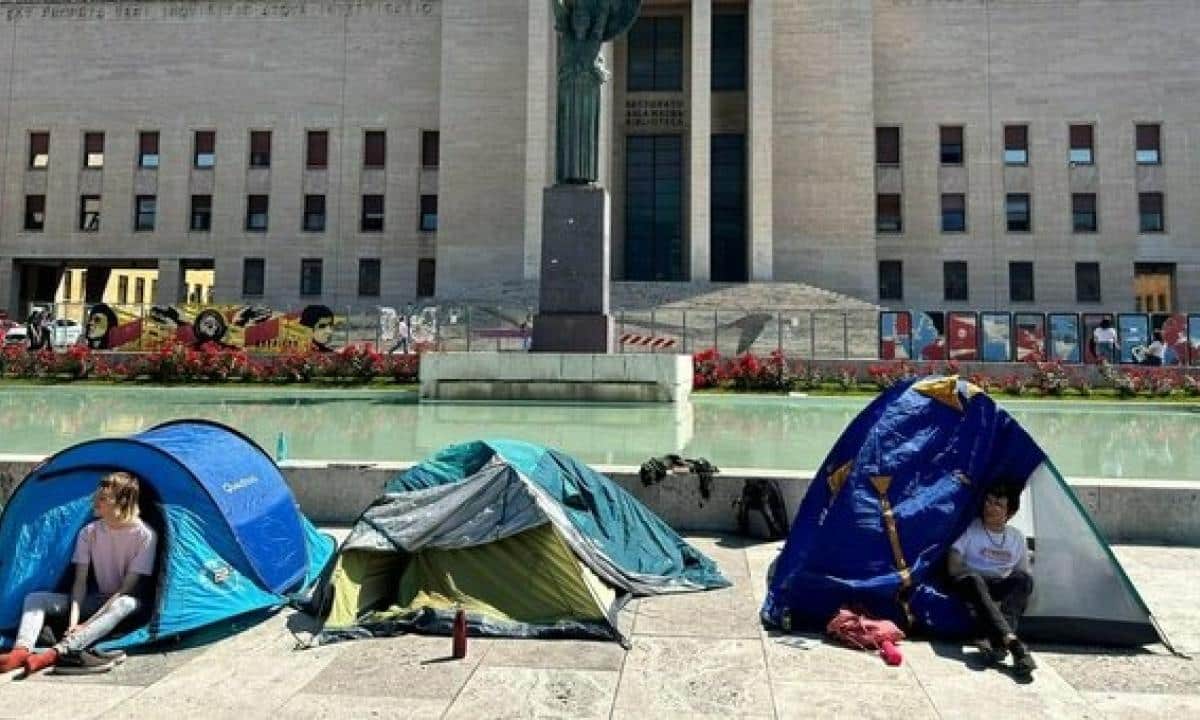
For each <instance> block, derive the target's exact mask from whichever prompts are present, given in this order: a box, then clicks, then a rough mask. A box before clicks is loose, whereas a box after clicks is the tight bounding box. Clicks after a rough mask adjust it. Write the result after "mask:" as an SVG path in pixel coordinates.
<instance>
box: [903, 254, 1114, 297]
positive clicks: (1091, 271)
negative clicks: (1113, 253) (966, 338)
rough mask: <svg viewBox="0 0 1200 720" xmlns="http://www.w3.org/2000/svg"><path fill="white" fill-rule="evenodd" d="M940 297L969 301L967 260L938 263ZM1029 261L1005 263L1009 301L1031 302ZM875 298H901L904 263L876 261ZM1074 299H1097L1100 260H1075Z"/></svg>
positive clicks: (1030, 267) (1031, 271) (1031, 274)
mask: <svg viewBox="0 0 1200 720" xmlns="http://www.w3.org/2000/svg"><path fill="white" fill-rule="evenodd" d="M942 288H943V290H942V297H943V299H944V300H945V301H946V302H969V301H970V298H971V290H970V283H969V280H968V273H967V263H966V262H965V261H963V260H948V261H946V262H944V263H942ZM1033 290H1034V288H1033V263H1031V262H1026V261H1014V262H1010V263H1009V264H1008V299H1009V301H1010V302H1034V291H1033ZM879 299H880V300H903V299H904V263H903V262H902V261H900V260H880V261H879ZM1075 300H1076V302H1081V303H1098V302H1100V263H1097V262H1077V263H1075Z"/></svg>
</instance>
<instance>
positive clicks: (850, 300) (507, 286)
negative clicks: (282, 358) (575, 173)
mask: <svg viewBox="0 0 1200 720" xmlns="http://www.w3.org/2000/svg"><path fill="white" fill-rule="evenodd" d="M611 293H612V301H611V302H612V309H613V311H614V312H616V311H619V310H657V309H675V310H684V309H689V310H690V309H697V310H699V309H706V310H758V311H765V312H774V311H777V310H785V309H786V310H874V311H878V310H880V309H881V308H880V307H879V306H878V305H875V304H874V303H871V302H867V301H865V300H860V299H858V298H854V297H851V296H849V295H843V294H841V293H837V292H833V291H832V290H826V289H824V288H819V287H816V286H813V285H807V284H805V283H787V282H765V283H700V282H697V283H688V282H614V283H612V289H611ZM439 299H440V300H443V299H444V300H454V301H458V302H471V303H475V304H490V305H495V306H498V307H512V308H517V307H527V308H536V307H537V303H538V283H537V281H536V280H530V281H524V282H520V281H517V282H503V283H494V284H491V285H483V286H479V287H476V288H473V289H472V290H471V292H470V294H469V295H463V296H461V297H458V298H439Z"/></svg>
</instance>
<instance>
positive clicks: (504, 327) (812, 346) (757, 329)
mask: <svg viewBox="0 0 1200 720" xmlns="http://www.w3.org/2000/svg"><path fill="white" fill-rule="evenodd" d="M33 309H35V310H38V311H39V312H40V313H41V315H40V321H41V323H42V326H43V327H45V328H48V329H49V330H48V332H49V333H50V335H49V337H50V340H51V342H50V344H51V345H52V346H54V347H66V346H69V345H71V344H74V343H76V342H87V337H88V332H89V325H90V324H94V322H95V316H96V315H97V314H106V318H105V322H106V323H107V325H110V326H113V327H115V328H119V331H117V332H116V333H115V334H114V335H110V336H109V337H110V338H114V339H115V341H114V342H113V343H107V344H97V343H93V347H100V346H101V345H103V348H107V349H121V350H135V351H136V350H151V349H154V348H156V347H161V345H162V344H163V343H164V342H172V341H176V340H183V341H189V340H192V339H194V338H196V337H200V336H201V333H200V332H199V329H196V331H195V332H191V331H190V330H189V329H188V328H191V327H193V326H195V325H198V324H199V323H200V317H201V315H202V314H203V313H205V312H206V311H214V310H215V311H216V313H218V314H220V316H221V318H223V323H224V325H225V327H226V329H227V332H225V334H224V335H223V336H222V339H221V341H222V342H224V343H226V344H229V345H234V346H244V347H246V348H247V349H254V350H259V351H265V352H270V351H278V350H284V349H295V348H302V347H306V346H307V344H308V343H309V341H310V340H311V338H312V337H313V328H314V323H316V324H319V325H320V327H321V332H322V333H323V334H322V335H320V337H321V339H322V340H323V341H324V344H325V345H326V346H328V347H342V346H346V345H371V346H373V347H376V348H379V349H381V350H383V351H397V352H399V351H418V350H423V349H433V350H440V351H459V352H477V351H492V352H521V351H525V350H528V349H529V346H530V339H531V337H532V332H533V323H534V322H535V321H536V311H535V310H534V309H533V308H531V307H518V306H502V305H489V304H483V303H424V304H418V303H412V304H408V305H405V306H403V307H399V308H397V307H373V308H361V307H359V308H355V307H343V308H329V307H325V306H307V307H303V308H288V309H282V310H281V309H272V308H265V307H259V306H252V305H211V306H209V305H180V306H174V307H172V308H162V307H155V306H151V305H146V304H138V305H97V304H82V303H59V304H42V305H37V306H34V308H33ZM612 315H613V323H614V329H615V334H616V339H617V344H616V348H617V351H618V352H621V353H683V354H688V353H696V352H701V351H704V350H709V349H713V350H716V351H717V352H718V353H720V354H721V355H726V356H732V355H741V354H743V353H747V352H749V353H754V354H756V355H769V354H771V353H782V354H784V355H786V356H787V357H790V358H797V359H808V360H916V361H948V360H957V361H964V362H1013V361H1025V360H1031V359H1032V360H1058V361H1061V362H1065V363H1084V362H1098V360H1099V358H1098V357H1097V356H1096V351H1095V348H1094V347H1093V346H1092V343H1090V342H1088V338H1090V337H1092V332H1093V330H1094V328H1095V327H1097V326H1098V325H1099V324H1100V322H1101V320H1103V319H1104V318H1106V317H1107V318H1109V319H1110V320H1111V322H1112V324H1113V326H1114V328H1115V329H1116V330H1117V334H1118V343H1117V351H1116V357H1115V358H1114V359H1115V360H1117V361H1118V362H1124V363H1135V362H1138V360H1139V359H1140V357H1141V355H1140V354H1139V350H1140V349H1144V348H1145V347H1146V346H1148V345H1149V343H1150V342H1151V340H1152V339H1153V336H1154V333H1155V332H1161V333H1162V334H1163V336H1164V341H1165V345H1166V360H1167V362H1166V364H1176V365H1189V364H1190V365H1200V313H1191V314H1187V313H1155V314H1151V313H1100V312H1089V313H1058V312H1049V313H1046V312H1034V311H1021V312H991V311H980V312H977V311H951V312H944V311H925V312H921V311H908V310H884V311H879V310H875V309H870V308H867V309H861V310H858V309H830V310H817V309H786V308H785V309H780V308H773V309H769V310H766V309H764V310H754V309H722V308H718V309H711V308H656V309H650V310H627V309H617V310H614V311H613V313H612ZM27 317H28V316H27ZM314 318H317V319H316V320H314ZM25 319H27V318H23V319H22V321H21V322H14V319H12V318H9V319H8V320H7V321H0V331H3V333H4V339H5V342H6V343H7V344H12V343H14V342H20V341H21V336H22V334H23V333H25V334H27V330H26V324H25V322H24V320H25ZM209 319H210V320H211V319H212V318H211V314H210V316H209ZM272 323H274V324H273V325H272ZM14 328H15V329H14ZM404 328H407V332H406V333H405V332H403V329H404ZM93 334H94V333H93ZM405 339H406V340H407V342H405ZM116 340H119V342H117V341H116Z"/></svg>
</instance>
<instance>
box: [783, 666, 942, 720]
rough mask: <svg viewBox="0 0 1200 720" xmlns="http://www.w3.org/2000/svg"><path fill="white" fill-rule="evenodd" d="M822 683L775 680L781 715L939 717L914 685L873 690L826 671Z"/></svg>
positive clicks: (873, 718)
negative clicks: (862, 690) (861, 690)
mask: <svg viewBox="0 0 1200 720" xmlns="http://www.w3.org/2000/svg"><path fill="white" fill-rule="evenodd" d="M823 677H826V678H828V679H827V680H825V681H823V682H812V681H807V682H776V683H774V684H773V685H772V692H773V693H774V696H775V709H776V711H777V713H778V716H779V717H781V718H803V717H843V718H865V719H870V720H876V719H877V720H896V719H897V718H904V720H924V719H925V718H930V719H932V720H936V719H937V718H938V713H937V711H936V710H934V708H933V704H932V703H931V702H930V701H929V698H928V697H926V695H925V693H924V692H921V691H920V689H919V688H916V687H915V686H908V685H900V686H890V685H880V686H872V687H871V688H870V692H860V691H858V686H857V685H853V684H849V683H847V682H846V681H845V678H846V677H848V676H846V675H841V674H839V673H837V672H829V673H825V674H824V675H823Z"/></svg>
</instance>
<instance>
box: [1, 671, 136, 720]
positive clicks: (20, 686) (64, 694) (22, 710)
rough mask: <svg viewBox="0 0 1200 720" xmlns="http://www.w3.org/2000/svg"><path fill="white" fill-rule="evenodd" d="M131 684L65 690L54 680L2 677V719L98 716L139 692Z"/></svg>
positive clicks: (88, 686) (87, 686) (82, 686)
mask: <svg viewBox="0 0 1200 720" xmlns="http://www.w3.org/2000/svg"><path fill="white" fill-rule="evenodd" d="M140 690H141V688H139V687H136V686H130V685H94V684H93V685H79V686H75V687H71V688H69V689H64V687H63V686H61V685H57V684H50V683H36V682H30V681H25V680H11V679H10V680H9V681H8V682H6V681H5V680H4V679H0V718H4V720H28V719H29V718H40V717H56V718H81V719H82V718H95V717H100V716H101V715H102V714H103V713H104V712H106V711H107V710H109V709H111V708H113V707H115V706H117V705H119V704H120V703H122V702H124V701H125V700H127V699H129V698H130V697H133V696H134V695H136V694H137V693H138V692H139V691H140Z"/></svg>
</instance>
